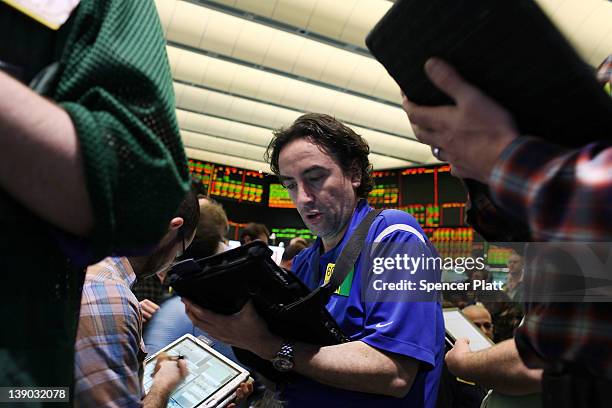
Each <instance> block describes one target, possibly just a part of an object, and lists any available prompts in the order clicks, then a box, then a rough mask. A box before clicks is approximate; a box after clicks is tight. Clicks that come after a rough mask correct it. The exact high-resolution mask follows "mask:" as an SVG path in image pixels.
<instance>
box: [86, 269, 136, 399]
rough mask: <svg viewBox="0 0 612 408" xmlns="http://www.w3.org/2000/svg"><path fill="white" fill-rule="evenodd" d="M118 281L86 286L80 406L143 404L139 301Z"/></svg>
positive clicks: (94, 283) (93, 283)
mask: <svg viewBox="0 0 612 408" xmlns="http://www.w3.org/2000/svg"><path fill="white" fill-rule="evenodd" d="M128 292H129V288H127V287H126V286H124V285H122V284H121V283H118V282H117V281H113V280H108V281H102V282H92V283H90V284H88V285H86V286H85V287H84V289H83V300H82V302H81V317H80V320H79V328H78V336H77V342H76V347H75V349H76V350H75V351H76V367H75V406H92V407H94V406H95V407H142V401H141V400H142V396H143V395H142V386H141V384H142V382H141V374H142V373H141V364H140V363H141V361H142V360H143V359H144V356H145V352H144V349H143V345H142V343H141V334H140V333H142V329H141V320H140V317H139V314H140V309H139V306H138V302H136V299H135V298H134V296H133V295H132V294H131V293H128Z"/></svg>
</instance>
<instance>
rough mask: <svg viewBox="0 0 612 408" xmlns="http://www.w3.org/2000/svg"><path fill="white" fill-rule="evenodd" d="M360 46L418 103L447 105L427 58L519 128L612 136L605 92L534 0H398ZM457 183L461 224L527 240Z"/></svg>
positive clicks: (611, 104) (503, 238)
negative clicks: (464, 197)
mask: <svg viewBox="0 0 612 408" xmlns="http://www.w3.org/2000/svg"><path fill="white" fill-rule="evenodd" d="M366 44H367V46H368V48H369V49H370V51H371V52H372V54H373V55H374V57H375V58H376V59H377V60H378V61H380V62H381V64H382V65H384V66H385V68H386V69H387V71H388V72H389V74H390V75H391V76H392V77H393V78H394V79H395V81H396V82H397V83H398V84H399V85H400V87H401V88H402V90H403V91H404V93H405V94H406V96H407V97H408V99H410V100H412V101H414V102H416V103H418V104H421V105H445V104H452V103H453V102H452V101H451V100H450V98H449V97H447V96H446V95H445V94H443V93H442V92H441V91H439V90H438V89H437V88H436V87H435V86H434V85H433V84H432V83H431V82H430V81H429V79H428V78H427V76H426V75H425V71H424V69H423V66H424V64H425V61H426V60H427V59H428V58H430V57H434V56H435V57H440V58H442V59H444V60H446V61H448V62H449V63H450V64H451V65H453V66H454V67H455V68H456V69H457V70H458V71H459V73H460V74H461V75H462V76H463V77H464V78H465V79H466V80H467V81H469V82H471V83H472V84H474V85H475V86H477V87H478V88H480V89H482V90H483V91H484V92H485V93H486V94H487V95H489V96H490V97H492V98H493V99H494V100H496V101H498V102H499V103H500V104H501V105H502V106H504V107H505V108H506V109H508V110H509V111H510V112H511V113H512V115H513V116H514V119H515V120H516V123H517V126H518V127H519V130H520V132H521V134H524V135H533V136H537V137H541V138H544V139H547V140H548V141H550V142H553V143H556V144H559V145H562V146H566V147H569V148H578V147H581V146H584V145H586V144H587V143H589V142H592V141H597V140H598V138H599V139H600V140H604V139H605V140H608V141H609V140H611V139H612V100H611V99H610V97H609V96H608V95H606V93H605V92H604V91H603V89H602V87H601V85H600V84H599V83H598V82H597V80H596V78H595V74H594V71H593V69H592V68H591V67H589V66H588V65H587V64H586V63H585V62H583V61H582V59H581V58H580V57H579V56H578V55H577V54H576V52H575V51H574V49H573V48H572V46H571V45H570V44H569V43H568V42H567V40H566V39H565V38H564V37H563V35H562V34H561V33H560V32H559V31H558V30H557V28H556V27H555V26H554V25H553V24H552V23H551V22H550V21H549V19H548V18H547V17H546V15H545V14H544V13H543V12H542V11H541V10H540V8H539V7H538V5H537V4H536V2H535V1H533V0H512V1H490V0H455V1H447V0H397V1H396V2H395V4H394V5H393V6H392V7H391V9H390V10H389V11H388V12H387V14H385V16H384V17H383V18H382V19H381V20H380V21H379V22H378V24H377V25H376V26H375V27H374V29H373V30H372V32H370V34H369V35H368V37H367V38H366ZM465 183H466V186H467V189H468V192H469V196H470V201H471V206H470V208H469V209H468V212H467V216H468V222H469V223H470V224H471V225H472V226H473V227H474V229H476V231H478V232H479V233H480V234H481V235H482V236H483V237H484V238H485V239H486V240H487V241H498V242H511V241H524V242H527V241H530V240H531V239H530V238H531V234H530V231H529V228H528V227H527V225H526V224H525V223H524V220H516V219H514V218H513V217H512V216H510V215H509V214H506V213H503V212H502V211H501V210H500V209H499V208H498V207H496V206H495V204H493V201H492V200H491V198H490V193H489V190H488V187H487V186H485V185H483V184H481V183H479V182H476V181H474V180H465Z"/></svg>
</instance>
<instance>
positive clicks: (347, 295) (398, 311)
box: [281, 201, 444, 408]
mask: <svg viewBox="0 0 612 408" xmlns="http://www.w3.org/2000/svg"><path fill="white" fill-rule="evenodd" d="M369 211H372V208H371V207H369V206H368V205H367V203H366V202H365V201H361V202H360V203H359V205H358V206H357V208H356V209H355V212H354V214H353V217H352V219H351V222H350V225H349V228H348V230H347V233H346V234H345V236H344V238H343V239H342V241H341V242H340V243H339V244H338V245H337V246H336V247H335V248H333V249H331V250H330V251H328V252H326V253H324V254H321V255H320V257H319V266H318V273H315V268H314V267H313V265H312V264H311V263H312V262H316V261H315V260H316V258H317V256H316V251H320V248H321V245H322V242H321V240H320V239H317V241H315V243H314V244H313V245H312V246H311V247H310V248H307V249H305V250H304V251H302V252H301V253H300V254H299V255H298V256H297V257H296V259H295V260H294V263H293V270H294V272H295V273H296V274H297V276H299V277H300V279H302V280H303V281H304V283H306V285H308V286H309V287H310V288H311V289H315V288H316V287H317V286H319V285H321V284H322V283H323V282H324V281H325V277H326V271H330V267H331V266H332V265H334V264H335V262H336V259H337V258H338V256H339V255H340V253H341V251H342V249H343V248H344V245H345V244H346V242H348V239H349V238H350V236H351V234H352V232H353V231H354V230H355V228H356V227H357V226H358V225H359V223H360V221H361V220H362V219H363V218H364V217H365V215H366V214H367V213H368V212H369ZM374 242H376V243H377V244H380V245H382V246H379V248H382V247H385V246H384V245H385V244H389V245H387V246H386V247H385V248H387V250H391V252H397V251H401V252H403V253H404V254H408V255H409V256H415V257H423V256H437V254H436V253H435V249H434V248H433V247H432V246H431V244H430V243H429V242H428V241H427V236H426V235H425V233H424V232H423V230H422V229H421V227H420V226H419V224H418V223H417V221H416V220H415V219H414V218H413V217H412V216H411V215H409V214H407V213H405V212H402V211H397V210H385V211H384V212H382V213H381V214H380V215H378V216H377V217H376V218H375V220H374V222H373V224H372V226H371V227H370V230H369V232H368V235H367V237H366V246H365V248H368V251H372V249H371V246H370V245H371V244H372V243H374ZM364 252H365V251H364V250H362V254H361V255H360V257H359V259H358V260H357V262H356V263H355V268H354V270H353V271H352V272H351V273H350V274H349V276H348V277H347V279H346V280H345V282H344V283H343V284H342V285H341V287H340V288H339V289H338V291H336V294H334V295H332V298H331V299H330V301H329V303H328V304H327V309H328V310H329V312H330V313H331V315H332V316H333V317H334V319H335V320H336V321H337V322H338V324H339V325H340V327H341V328H342V329H343V331H344V333H345V334H346V335H348V336H349V337H350V339H351V340H353V341H356V340H359V341H363V342H364V343H366V344H368V345H370V346H372V347H374V348H377V349H379V350H382V351H385V352H392V353H396V354H401V355H404V356H409V357H412V358H414V359H416V360H418V361H419V362H420V366H419V371H418V373H417V375H416V378H415V380H414V382H413V384H412V387H411V389H410V391H409V392H408V394H407V395H406V396H405V397H404V398H394V397H389V396H383V395H375V394H369V393H362V392H356V391H348V390H343V389H340V388H334V387H330V386H327V385H323V384H321V383H319V382H316V381H313V380H310V379H308V378H305V377H299V378H298V379H297V380H295V381H294V382H292V383H290V384H287V385H286V387H285V389H284V391H283V394H282V395H281V398H282V400H283V401H287V402H288V405H287V406H288V407H289V408H296V407H304V408H306V407H308V408H312V407H318V408H322V407H334V408H337V407H378V406H384V407H389V408H392V407H398V408H399V407H411V408H417V407H426V408H434V407H435V404H436V396H437V393H438V383H439V379H440V375H441V371H442V363H443V358H444V322H443V318H442V310H441V307H440V304H439V303H438V302H436V301H432V302H424V301H410V298H409V297H410V294H409V293H403V295H402V296H403V297H401V298H394V299H392V301H385V300H386V299H384V298H383V299H382V300H383V301H379V302H373V301H368V297H367V296H366V294H365V293H364V292H365V290H366V286H364V285H366V284H368V283H369V282H371V278H370V277H371V276H372V272H371V268H370V267H368V266H366V265H367V262H363V259H362V258H364V256H365V255H364ZM388 255H389V256H391V257H392V256H393V255H394V254H391V253H389V254H388ZM402 255H403V254H402ZM368 269H369V270H368ZM364 270H365V271H364ZM432 273H433V274H434V276H432ZM435 274H437V276H435ZM328 275H329V274H328ZM427 275H429V276H427ZM412 276H418V277H419V278H425V277H426V276H427V279H428V280H430V281H431V280H435V279H438V280H439V271H435V272H430V271H428V272H423V271H415V273H414V274H412ZM375 278H376V276H375ZM338 358H342V356H339V357H338Z"/></svg>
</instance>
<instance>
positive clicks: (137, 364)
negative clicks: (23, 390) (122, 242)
mask: <svg viewBox="0 0 612 408" xmlns="http://www.w3.org/2000/svg"><path fill="white" fill-rule="evenodd" d="M199 217H200V211H199V206H198V200H197V197H196V195H195V193H193V192H192V191H190V192H189V193H188V194H187V196H186V197H185V199H184V200H183V201H182V203H181V204H180V206H179V208H178V210H177V211H176V212H175V214H174V216H173V218H172V219H171V220H170V222H169V223H168V230H167V233H166V235H165V236H164V237H163V238H162V240H161V241H160V243H159V244H158V245H157V247H156V248H155V250H154V251H153V252H152V253H151V254H149V255H148V256H144V257H127V258H126V257H121V258H115V257H111V258H106V259H104V260H102V261H101V262H99V263H97V264H95V265H92V266H91V267H89V268H88V269H87V274H86V277H85V283H84V285H83V297H82V300H81V314H80V319H79V327H78V331H77V340H76V344H75V350H76V356H75V386H74V388H75V390H74V401H75V405H76V406H96V407H107V406H109V407H110V406H121V407H128V406H129V407H139V406H144V407H160V408H161V407H165V406H166V405H167V403H168V397H169V395H170V393H171V392H172V391H173V390H174V388H175V387H176V386H177V385H178V384H179V383H180V382H181V380H182V379H183V378H185V377H186V376H187V366H186V362H185V361H180V360H170V359H164V358H163V357H162V358H161V359H158V360H157V367H156V370H155V376H154V378H153V380H154V383H153V386H152V387H151V389H150V390H149V392H148V393H147V394H146V395H144V398H143V394H144V393H143V383H142V381H143V377H142V376H143V367H144V365H143V363H144V359H145V357H146V355H147V352H146V349H145V347H144V341H143V337H142V324H143V322H142V311H141V306H140V304H139V303H138V299H136V296H135V295H134V294H133V293H132V291H131V289H130V286H131V285H132V284H133V283H134V282H135V280H136V279H137V278H143V277H145V276H151V275H153V274H155V273H156V272H159V271H161V270H164V269H166V268H167V267H168V266H170V264H171V263H172V261H173V260H174V259H175V258H176V256H177V255H180V254H182V253H183V252H184V251H185V248H187V247H188V246H189V244H190V243H191V241H192V240H193V237H194V235H195V229H196V226H197V224H198V219H199Z"/></svg>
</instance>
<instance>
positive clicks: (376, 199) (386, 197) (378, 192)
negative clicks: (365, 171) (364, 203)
mask: <svg viewBox="0 0 612 408" xmlns="http://www.w3.org/2000/svg"><path fill="white" fill-rule="evenodd" d="M372 179H373V181H374V188H373V189H372V191H370V194H369V195H368V203H369V204H370V205H371V206H373V207H392V206H397V205H398V204H399V196H400V189H399V185H398V175H397V173H396V172H394V171H374V172H372Z"/></svg>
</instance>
